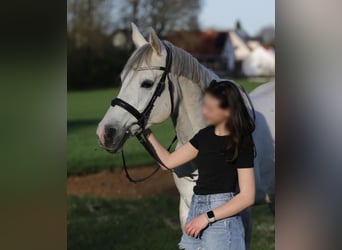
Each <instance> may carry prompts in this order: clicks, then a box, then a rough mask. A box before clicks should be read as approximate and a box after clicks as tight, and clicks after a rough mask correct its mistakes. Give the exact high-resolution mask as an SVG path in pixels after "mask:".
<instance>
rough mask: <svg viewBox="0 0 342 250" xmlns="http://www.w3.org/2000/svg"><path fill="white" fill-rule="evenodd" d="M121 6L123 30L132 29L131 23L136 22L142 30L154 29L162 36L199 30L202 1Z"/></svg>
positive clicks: (135, 1) (137, 1) (143, 0)
mask: <svg viewBox="0 0 342 250" xmlns="http://www.w3.org/2000/svg"><path fill="white" fill-rule="evenodd" d="M120 4H121V11H120V12H119V17H118V18H119V19H120V20H121V25H122V26H123V27H122V28H126V29H130V27H129V25H130V22H135V23H136V24H137V25H138V26H139V28H141V29H142V30H146V29H147V28H148V27H153V28H154V29H155V31H156V32H157V34H158V35H160V36H165V35H166V34H167V33H168V32H169V31H171V30H198V28H199V25H198V14H199V11H200V9H201V0H187V1H184V0H173V1H168V0H127V1H120Z"/></svg>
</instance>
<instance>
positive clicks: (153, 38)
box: [148, 28, 162, 55]
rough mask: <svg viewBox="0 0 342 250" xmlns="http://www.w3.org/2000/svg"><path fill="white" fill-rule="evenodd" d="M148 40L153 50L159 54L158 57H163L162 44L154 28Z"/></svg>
mask: <svg viewBox="0 0 342 250" xmlns="http://www.w3.org/2000/svg"><path fill="white" fill-rule="evenodd" d="M148 40H149V42H150V44H151V45H152V48H153V50H154V51H155V52H157V54H158V55H161V52H162V43H161V41H160V39H159V37H158V36H157V34H156V32H155V31H154V29H153V28H151V31H150V36H149V39H148Z"/></svg>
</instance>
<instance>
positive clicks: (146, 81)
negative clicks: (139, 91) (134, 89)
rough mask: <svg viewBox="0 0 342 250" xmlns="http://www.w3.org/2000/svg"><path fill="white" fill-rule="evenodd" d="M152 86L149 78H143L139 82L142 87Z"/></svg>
mask: <svg viewBox="0 0 342 250" xmlns="http://www.w3.org/2000/svg"><path fill="white" fill-rule="evenodd" d="M152 86H153V82H152V81H150V80H145V81H143V82H142V83H141V87H142V88H146V89H148V88H151V87H152Z"/></svg>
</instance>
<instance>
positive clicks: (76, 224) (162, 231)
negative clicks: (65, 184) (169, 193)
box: [68, 196, 274, 250]
mask: <svg viewBox="0 0 342 250" xmlns="http://www.w3.org/2000/svg"><path fill="white" fill-rule="evenodd" d="M68 204H69V206H68V249H72V250H85V249H86V250H100V249H101V250H114V249H115V250H116V249H118V250H159V249H160V250H176V249H178V248H177V243H178V242H179V239H180V236H181V229H180V226H179V220H178V198H175V197H162V196H157V197H153V198H149V199H144V200H136V201H130V200H104V199H98V198H77V197H69V198H68ZM273 249H274V221H273V217H272V216H271V214H270V212H269V210H268V208H267V206H266V205H262V206H256V207H254V208H253V236H252V244H251V250H273Z"/></svg>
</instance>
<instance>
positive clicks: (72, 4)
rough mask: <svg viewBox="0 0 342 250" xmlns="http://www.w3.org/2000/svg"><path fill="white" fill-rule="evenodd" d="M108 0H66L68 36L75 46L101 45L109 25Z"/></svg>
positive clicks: (109, 3)
mask: <svg viewBox="0 0 342 250" xmlns="http://www.w3.org/2000/svg"><path fill="white" fill-rule="evenodd" d="M112 8H113V1H110V0H68V11H67V19H68V36H69V38H72V40H73V41H74V42H75V45H76V46H77V47H81V46H82V45H85V44H87V45H89V46H92V47H94V46H95V47H96V46H97V47H98V46H101V45H102V44H101V39H102V38H103V35H104V34H105V32H106V30H108V29H109V28H110V27H111V24H112V21H111V10H112Z"/></svg>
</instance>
